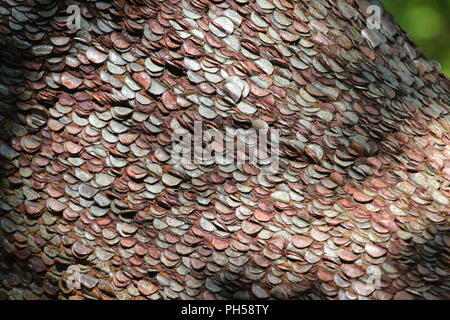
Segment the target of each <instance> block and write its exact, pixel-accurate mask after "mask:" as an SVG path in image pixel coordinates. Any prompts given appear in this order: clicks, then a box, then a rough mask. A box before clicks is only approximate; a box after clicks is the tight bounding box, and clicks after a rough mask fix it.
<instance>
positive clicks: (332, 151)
mask: <svg viewBox="0 0 450 320" xmlns="http://www.w3.org/2000/svg"><path fill="white" fill-rule="evenodd" d="M369 5H370V3H369V2H367V1H365V0H361V1H355V0H346V1H344V0H209V1H208V0H168V1H167V0H164V1H163V0H152V1H148V0H134V1H122V0H115V1H93V0H89V1H75V0H71V1H69V0H66V1H53V0H5V1H2V2H1V3H0V97H1V100H0V126H1V130H0V158H1V160H0V162H1V169H0V170H1V177H0V179H1V180H0V298H1V299H224V298H226V299H230V298H234V299H256V298H258V299H273V298H275V299H439V298H440V299H442V298H447V299H448V298H450V290H449V271H450V270H449V248H450V234H449V228H450V225H449V214H450V204H449V203H450V200H449V196H450V148H449V142H450V135H449V127H450V126H449V111H450V91H449V88H450V82H449V79H448V78H446V77H445V76H444V75H442V74H440V73H439V65H438V64H437V63H435V62H429V61H427V60H426V59H425V58H424V56H423V54H422V53H421V52H420V51H419V50H418V49H417V48H416V47H415V45H414V44H413V42H412V40H411V39H410V38H409V37H408V36H407V35H406V34H405V33H404V32H403V31H402V30H401V29H400V27H399V26H398V25H397V24H396V23H395V22H394V21H393V19H392V18H391V17H390V16H389V15H388V14H383V16H382V17H381V28H380V29H379V30H376V29H369V28H367V23H366V22H367V18H368V15H367V9H368V6H369ZM69 7H70V8H71V10H69V11H68V10H67V9H68V8H69ZM195 122H200V123H201V125H202V127H203V129H205V130H207V129H215V130H218V131H220V132H221V133H223V136H224V137H226V139H235V138H236V137H238V136H239V132H240V130H241V129H244V130H247V129H250V128H255V129H263V130H266V131H268V132H272V131H275V130H276V131H277V132H278V133H279V140H280V141H279V146H278V147H277V152H278V157H279V159H278V160H279V167H278V170H273V171H269V172H265V174H262V172H263V169H264V168H263V167H264V166H267V165H269V164H268V163H267V161H266V162H265V161H264V159H263V158H262V157H260V158H258V159H257V160H258V161H256V162H255V163H247V162H245V161H240V160H242V157H243V158H245V155H246V154H247V153H248V152H250V151H249V150H247V149H251V148H254V144H251V141H247V142H248V143H249V145H248V146H247V147H249V148H244V149H246V150H235V151H236V152H235V153H233V152H232V153H231V155H230V156H229V157H228V158H226V159H220V160H218V161H209V162H206V163H196V162H195V161H194V162H182V161H178V160H177V159H175V158H174V157H173V156H172V155H173V151H174V150H173V145H174V144H173V141H172V136H173V134H175V133H178V134H180V133H181V134H185V135H188V134H191V133H193V130H194V123H195ZM221 147H222V146H220V145H219V144H216V145H214V146H213V148H214V149H215V150H216V151H219V150H220V149H221Z"/></svg>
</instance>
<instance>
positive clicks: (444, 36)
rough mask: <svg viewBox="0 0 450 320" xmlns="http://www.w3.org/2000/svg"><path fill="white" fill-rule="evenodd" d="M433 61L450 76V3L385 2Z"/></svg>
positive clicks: (422, 0)
mask: <svg viewBox="0 0 450 320" xmlns="http://www.w3.org/2000/svg"><path fill="white" fill-rule="evenodd" d="M381 2H382V3H383V5H384V7H385V9H386V10H387V11H388V12H389V13H391V14H392V15H393V16H394V18H395V20H397V22H398V23H399V24H400V26H401V27H402V28H403V29H404V30H406V32H408V33H409V35H410V36H411V37H412V38H413V39H414V41H415V42H416V44H417V45H418V46H419V47H420V48H421V49H422V50H423V52H424V53H425V55H426V56H427V58H428V59H430V60H437V61H439V62H440V64H441V66H442V72H443V73H445V74H446V75H447V76H450V41H449V38H450V0H381Z"/></svg>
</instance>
